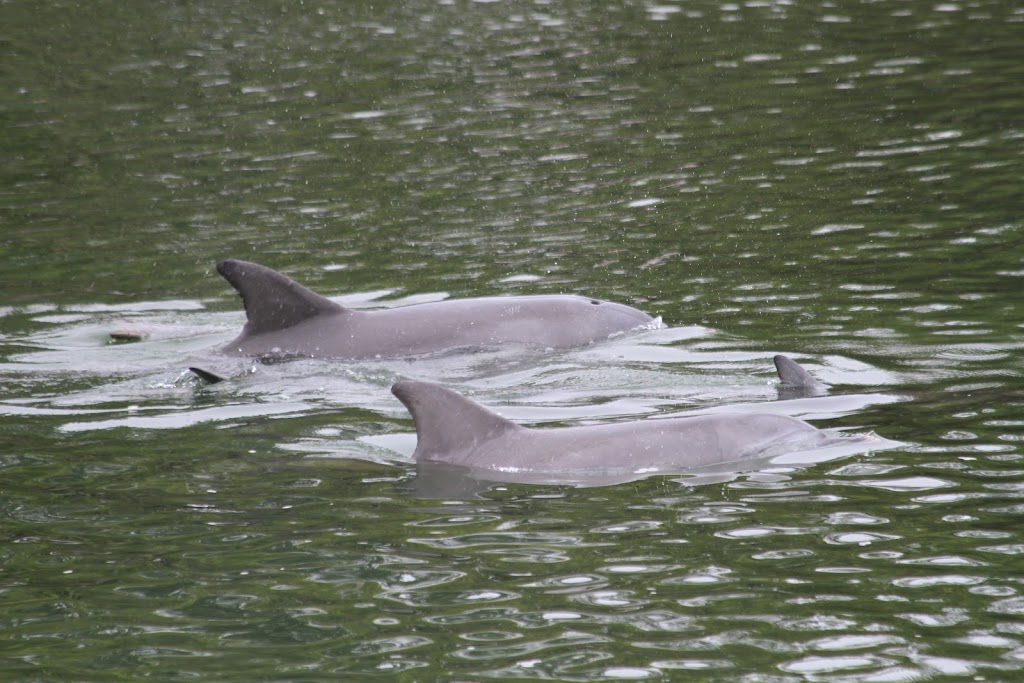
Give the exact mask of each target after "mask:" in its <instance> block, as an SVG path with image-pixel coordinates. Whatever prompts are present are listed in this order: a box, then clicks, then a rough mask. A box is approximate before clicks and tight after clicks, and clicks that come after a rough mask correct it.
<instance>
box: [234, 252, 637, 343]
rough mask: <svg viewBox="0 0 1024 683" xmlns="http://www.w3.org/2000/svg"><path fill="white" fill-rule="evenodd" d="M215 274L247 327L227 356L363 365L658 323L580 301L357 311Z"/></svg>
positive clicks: (239, 269)
mask: <svg viewBox="0 0 1024 683" xmlns="http://www.w3.org/2000/svg"><path fill="white" fill-rule="evenodd" d="M217 271H218V272H219V273H220V274H221V275H223V276H224V278H225V279H226V280H227V281H228V282H229V283H231V285H232V286H233V287H234V288H235V289H236V290H238V293H239V294H240V295H241V297H242V302H243V303H244V304H245V313H246V317H247V319H248V320H247V322H246V324H245V327H244V328H243V329H242V333H241V334H240V335H239V336H238V338H237V339H235V340H234V341H232V342H231V343H230V344H228V345H227V346H225V347H224V348H223V349H222V351H223V352H225V353H228V354H231V355H242V356H263V355H268V354H295V355H303V356H310V357H314V358H334V359H345V360H359V359H370V358H389V357H392V358H393V357H396V356H407V355H417V354H424V353H432V352H436V351H444V350H447V349H453V348H459V347H470V346H489V345H498V344H506V343H522V344H532V345H540V346H544V347H554V348H564V347H572V346H582V345H585V344H589V343H591V342H595V341H600V340H602V339H607V338H608V337H610V336H612V335H614V334H616V333H621V332H627V331H629V330H633V329H636V328H639V327H644V326H649V325H653V324H656V323H655V319H654V318H652V317H651V316H649V315H647V314H646V313H644V312H642V311H639V310H637V309H635V308H631V307H629V306H625V305H623V304H616V303H610V302H607V301H598V300H596V299H589V298H586V297H581V296H564V295H545V296H509V297H484V298H474V299H453V300H449V301H440V302H436V303H426V304H415V305H411V306H404V307H399V308H390V309H381V310H375V311H353V310H349V309H347V308H345V307H343V306H340V305H339V304H336V303H334V302H333V301H331V300H329V299H327V298H325V297H322V296H320V295H319V294H316V293H314V292H312V291H310V290H308V289H306V288H305V287H303V286H302V285H300V284H298V283H297V282H295V281H293V280H291V279H289V278H288V277H286V276H284V275H282V274H281V273H278V272H276V271H274V270H271V269H270V268H267V267H265V266H261V265H258V264H256V263H248V262H246V261H236V260H227V261H221V262H220V263H218V264H217Z"/></svg>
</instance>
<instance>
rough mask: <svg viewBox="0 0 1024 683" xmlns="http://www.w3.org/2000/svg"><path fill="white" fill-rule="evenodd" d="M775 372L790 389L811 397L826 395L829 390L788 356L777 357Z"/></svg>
mask: <svg viewBox="0 0 1024 683" xmlns="http://www.w3.org/2000/svg"><path fill="white" fill-rule="evenodd" d="M774 360H775V370H776V371H777V372H778V373H779V381H780V382H782V385H783V386H784V387H786V388H789V389H798V390H800V391H801V392H802V393H804V394H806V395H810V396H818V395H821V394H824V393H825V392H826V391H827V388H826V387H825V385H824V384H822V383H821V382H819V381H818V380H816V379H814V377H812V376H811V373H809V372H807V371H806V370H804V369H803V368H802V367H801V366H800V365H799V364H798V363H797V362H796V361H794V360H793V359H791V358H788V357H786V356H782V355H778V356H775V358H774Z"/></svg>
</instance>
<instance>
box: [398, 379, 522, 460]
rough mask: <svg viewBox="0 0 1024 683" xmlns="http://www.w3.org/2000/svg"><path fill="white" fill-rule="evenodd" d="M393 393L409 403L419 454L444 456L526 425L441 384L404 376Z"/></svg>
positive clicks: (441, 457)
mask: <svg viewBox="0 0 1024 683" xmlns="http://www.w3.org/2000/svg"><path fill="white" fill-rule="evenodd" d="M391 393H393V394H394V395H395V396H397V397H398V400H400V401H401V402H402V403H404V404H405V407H406V408H407V409H408V410H409V412H410V413H412V419H413V422H415V423H416V453H415V457H416V458H422V457H428V458H431V459H435V460H436V459H443V456H445V455H447V454H451V453H454V452H456V451H458V450H459V449H462V448H465V447H466V446H469V445H470V444H472V443H474V442H480V441H485V440H487V439H490V438H492V437H495V436H498V435H499V434H502V433H504V432H507V431H510V430H517V429H525V428H524V427H521V426H519V425H517V424H516V423H515V422H512V421H511V420H506V419H505V418H503V417H502V416H501V415H498V414H497V413H494V412H491V411H490V410H488V409H487V408H485V407H483V406H482V405H480V404H479V403H477V402H476V401H471V400H470V399H468V398H466V397H465V396H463V395H462V394H460V393H458V392H455V391H452V390H451V389H446V388H444V387H442V386H440V385H437V384H430V383H429V382H417V381H413V380H403V381H401V382H398V383H397V384H395V385H394V386H392V387H391ZM432 456H440V457H432Z"/></svg>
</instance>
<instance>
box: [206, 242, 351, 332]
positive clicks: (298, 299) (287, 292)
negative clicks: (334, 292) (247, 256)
mask: <svg viewBox="0 0 1024 683" xmlns="http://www.w3.org/2000/svg"><path fill="white" fill-rule="evenodd" d="M217 272H218V273H220V274H221V275H223V276H224V279H225V280H227V281H228V282H230V283H231V286H232V287H234V288H235V289H236V290H238V293H239V294H240V295H241V296H242V303H243V304H244V305H245V315H246V318H248V322H247V323H246V325H245V332H246V333H248V334H260V333H263V332H273V331H275V330H282V329H284V328H286V327H291V326H292V325H296V324H298V323H300V322H302V321H303V320H307V319H309V318H312V317H315V316H318V315H322V314H324V313H343V312H345V310H346V309H345V308H344V307H342V306H339V305H338V304H336V303H334V302H333V301H331V300H330V299H326V298H324V297H322V296H320V295H319V294H317V293H316V292H312V291H310V290H308V289H306V288H305V287H303V286H302V285H300V284H299V283H298V282H295V281H294V280H291V279H290V278H288V277H286V276H284V275H282V274H281V273H279V272H277V271H276V270H271V269H270V268H267V267H266V266H261V265H259V264H258V263H249V262H248V261H235V260H227V261H221V262H220V263H218V264H217Z"/></svg>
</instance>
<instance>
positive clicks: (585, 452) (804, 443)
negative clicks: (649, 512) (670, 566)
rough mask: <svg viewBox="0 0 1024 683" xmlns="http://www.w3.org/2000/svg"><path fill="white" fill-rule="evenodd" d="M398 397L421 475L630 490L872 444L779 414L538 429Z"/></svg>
mask: <svg viewBox="0 0 1024 683" xmlns="http://www.w3.org/2000/svg"><path fill="white" fill-rule="evenodd" d="M391 391H392V393H393V394H394V395H395V396H397V397H398V399H399V400H400V401H401V402H402V403H403V404H405V407H406V408H407V409H408V410H409V412H410V413H411V414H412V418H413V421H414V422H415V424H416V439H417V440H416V450H415V452H414V453H413V458H414V459H415V460H416V462H417V466H418V467H419V466H421V465H426V466H427V467H430V468H433V469H435V470H436V469H437V467H436V466H438V465H443V466H448V467H450V468H455V469H457V470H459V471H461V473H462V474H465V473H467V472H468V473H471V476H472V477H473V478H475V479H482V480H489V481H504V482H534V483H539V482H543V483H575V484H582V485H589V486H593V485H603V484H608V483H621V482H625V481H630V480H633V479H639V478H641V477H645V476H649V475H652V474H658V473H663V474H679V473H683V472H685V471H687V470H693V469H700V468H705V467H708V466H711V465H717V464H719V463H726V462H731V461H735V460H741V459H748V458H762V457H763V458H767V457H772V456H775V455H780V454H783V453H792V452H797V451H806V450H811V449H818V448H826V447H830V446H837V445H839V444H842V443H846V444H852V443H862V442H864V441H868V440H870V439H871V438H872V437H848V436H837V435H830V434H827V433H825V432H822V431H820V430H818V429H816V428H815V427H812V426H811V425H809V424H808V423H806V422H804V421H803V420H799V419H797V418H794V417H789V416H787V415H779V414H774V413H716V414H710V415H695V416H690V417H674V418H655V419H646V420H633V421H628V422H619V423H611V424H601V425H590V426H580V427H559V428H552V429H532V428H528V427H524V426H522V425H519V424H516V423H514V422H512V421H510V420H507V419H505V418H503V417H501V416H500V415H498V414H497V413H494V412H492V411H490V410H488V409H487V408H485V407H484V406H482V405H480V404H479V403H476V402H474V401H472V400H470V399H468V398H466V397H465V396H463V395H461V394H459V393H457V392H455V391H452V390H450V389H446V388H444V387H442V386H439V385H437V384H431V383H428V382H419V381H413V380H403V381H401V382H398V383H396V384H395V385H394V386H392V387H391ZM874 439H876V440H877V437H874Z"/></svg>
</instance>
